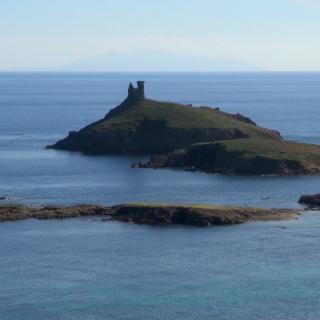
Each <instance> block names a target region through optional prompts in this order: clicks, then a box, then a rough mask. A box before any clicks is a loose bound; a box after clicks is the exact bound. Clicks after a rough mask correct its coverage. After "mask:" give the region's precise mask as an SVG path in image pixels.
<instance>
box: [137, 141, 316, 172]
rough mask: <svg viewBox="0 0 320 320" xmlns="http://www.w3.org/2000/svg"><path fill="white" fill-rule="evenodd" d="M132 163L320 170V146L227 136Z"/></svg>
mask: <svg viewBox="0 0 320 320" xmlns="http://www.w3.org/2000/svg"><path fill="white" fill-rule="evenodd" d="M132 167H134V168H136V167H139V168H166V167H169V168H183V169H186V170H194V171H195V170H199V171H204V172H207V173H221V174H256V175H264V174H265V175H272V174H277V175H297V174H316V173H319V172H320V146H317V145H311V144H304V143H297V142H292V141H284V140H273V141H271V140H268V139H233V140H224V141H218V142H210V143H201V144H194V145H191V146H189V147H187V148H184V149H178V150H174V151H171V152H168V153H165V154H160V155H155V156H152V157H151V158H150V160H149V161H147V162H145V163H143V162H137V163H135V164H133V165H132Z"/></svg>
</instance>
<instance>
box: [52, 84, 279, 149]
mask: <svg viewBox="0 0 320 320" xmlns="http://www.w3.org/2000/svg"><path fill="white" fill-rule="evenodd" d="M238 138H265V139H273V140H278V139H281V137H280V134H279V133H278V132H276V131H273V130H269V129H265V128H262V127H259V126H257V125H256V124H255V123H254V122H253V121H251V120H250V119H248V118H246V117H244V116H242V115H239V114H238V115H232V114H228V113H225V112H222V111H220V110H218V109H217V108H216V109H214V108H209V107H192V106H190V105H183V104H178V103H171V102H160V101H155V100H151V99H146V98H145V96H144V83H143V82H142V81H139V82H138V88H134V87H133V86H132V85H131V84H130V86H129V90H128V97H127V98H126V99H125V100H124V101H123V102H122V103H121V104H120V105H119V106H118V107H116V108H114V109H112V110H111V111H110V112H109V113H108V114H107V115H106V117H105V118H104V119H101V120H99V121H97V122H95V123H92V124H90V125H89V126H87V127H85V128H83V129H81V130H80V131H78V132H70V134H69V136H68V137H66V138H65V139H63V140H60V141H58V142H57V143H56V144H54V145H52V146H49V148H55V149H65V150H77V151H82V152H87V153H105V154H108V153H114V154H129V153H138V154H139V153H140V154H148V153H149V154H150V153H161V152H167V151H171V150H173V149H177V148H183V147H186V146H189V145H191V144H194V143H200V142H209V141H217V140H226V139H238Z"/></svg>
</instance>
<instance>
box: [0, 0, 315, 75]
mask: <svg viewBox="0 0 320 320" xmlns="http://www.w3.org/2000/svg"><path fill="white" fill-rule="evenodd" d="M0 12H1V20H0V39H1V50H0V70H3V71H11V70H14V71H17V70H81V69H83V70H95V71H97V70H112V71H114V70H122V71H126V70H130V71H132V70H184V71H185V70H192V71H194V70H198V69H199V70H208V71H213V70H268V71H271V70H279V71H319V70H320V43H319V41H318V36H319V32H320V19H319V15H320V1H318V0H269V1H257V0H242V1H239V0H225V1H221V0H197V1H195V0H188V1H186V0H163V1H150V0H148V1H147V0H139V1H129V0H117V1H109V0H106V1H100V0H68V1H65V0H56V1H50V0H28V1H18V0H2V1H1V3H0ZM139 57H141V59H139ZM137 59H138V60H139V61H137ZM133 64H134V65H133ZM130 67H131V68H130Z"/></svg>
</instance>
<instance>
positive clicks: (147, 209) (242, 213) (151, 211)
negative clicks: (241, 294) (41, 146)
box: [0, 204, 298, 227]
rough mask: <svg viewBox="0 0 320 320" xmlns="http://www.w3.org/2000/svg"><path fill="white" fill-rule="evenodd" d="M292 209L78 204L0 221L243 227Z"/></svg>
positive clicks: (17, 212) (3, 210)
mask: <svg viewBox="0 0 320 320" xmlns="http://www.w3.org/2000/svg"><path fill="white" fill-rule="evenodd" d="M297 214H298V212H297V211H296V210H290V209H258V208H244V207H222V206H201V205H147V204H127V205H126V204H125V205H119V206H112V207H106V206H94V205H81V206H80V205H79V206H71V207H62V206H45V207H28V206H21V205H7V206H0V222H5V221H18V220H24V219H39V220H44V219H66V218H73V217H101V218H102V220H103V221H106V220H114V221H121V222H129V223H137V224H148V225H169V224H181V225H192V226H199V227H209V226H216V225H219V226H220V225H232V224H240V223H244V222H246V221H249V220H283V219H291V218H294V217H296V216H297Z"/></svg>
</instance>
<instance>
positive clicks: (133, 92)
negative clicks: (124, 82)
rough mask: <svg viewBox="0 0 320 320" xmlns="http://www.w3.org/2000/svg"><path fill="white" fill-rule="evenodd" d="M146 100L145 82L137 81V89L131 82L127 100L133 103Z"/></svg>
mask: <svg viewBox="0 0 320 320" xmlns="http://www.w3.org/2000/svg"><path fill="white" fill-rule="evenodd" d="M144 98H145V94H144V81H137V88H135V87H134V86H133V85H132V83H131V82H130V84H129V88H128V98H127V99H128V100H129V101H130V102H131V101H138V100H142V99H144Z"/></svg>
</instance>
